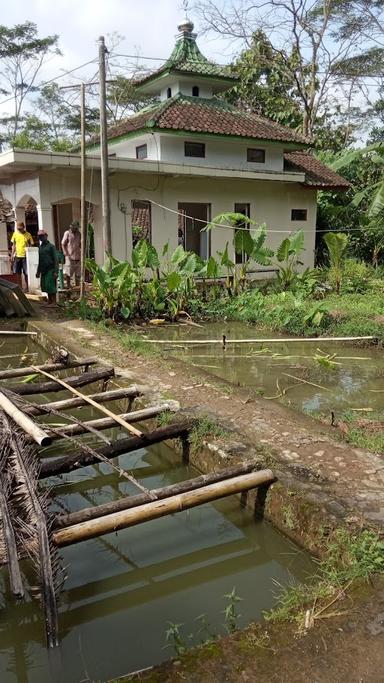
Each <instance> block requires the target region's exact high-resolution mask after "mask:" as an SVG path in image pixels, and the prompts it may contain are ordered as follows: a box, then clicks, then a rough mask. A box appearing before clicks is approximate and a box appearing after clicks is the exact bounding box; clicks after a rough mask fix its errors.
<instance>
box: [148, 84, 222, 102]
mask: <svg viewBox="0 0 384 683" xmlns="http://www.w3.org/2000/svg"><path fill="white" fill-rule="evenodd" d="M194 85H197V86H198V88H199V97H206V98H208V99H210V98H211V97H212V96H213V91H212V85H209V83H202V82H201V80H200V81H199V79H197V80H196V81H194V80H193V79H190V80H187V79H182V80H179V81H173V82H172V83H169V85H167V86H164V87H163V89H162V90H161V92H160V99H161V100H166V99H168V88H171V91H172V97H174V96H175V95H177V94H178V93H181V94H182V95H189V96H190V97H192V88H193V86H194Z"/></svg>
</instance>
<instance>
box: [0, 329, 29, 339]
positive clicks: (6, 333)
mask: <svg viewBox="0 0 384 683" xmlns="http://www.w3.org/2000/svg"><path fill="white" fill-rule="evenodd" d="M0 336H4V337H12V336H15V337H24V336H25V337H37V332H26V331H25V330H0Z"/></svg>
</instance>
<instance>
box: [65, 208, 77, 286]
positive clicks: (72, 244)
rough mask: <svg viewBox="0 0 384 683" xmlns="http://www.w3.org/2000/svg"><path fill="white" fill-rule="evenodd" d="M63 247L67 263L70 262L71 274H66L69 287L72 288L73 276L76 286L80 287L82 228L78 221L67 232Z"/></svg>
mask: <svg viewBox="0 0 384 683" xmlns="http://www.w3.org/2000/svg"><path fill="white" fill-rule="evenodd" d="M61 246H62V249H63V252H64V256H65V257H66V262H67V260H68V261H69V274H68V271H66V274H65V279H66V284H67V287H68V288H69V287H70V286H71V280H72V278H73V276H75V282H76V285H79V284H80V273H81V235H80V226H79V224H78V222H77V221H74V222H73V223H71V225H70V226H69V229H68V230H66V231H65V233H64V235H63V239H62V241H61Z"/></svg>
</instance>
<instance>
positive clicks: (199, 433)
mask: <svg viewBox="0 0 384 683" xmlns="http://www.w3.org/2000/svg"><path fill="white" fill-rule="evenodd" d="M226 436H228V431H227V430H226V429H224V427H221V426H220V425H219V424H218V423H217V422H215V421H214V420H212V418H210V417H209V415H203V416H200V417H199V418H198V419H197V420H196V421H195V423H194V425H193V428H192V429H191V431H190V432H189V436H188V439H189V444H190V447H191V450H192V451H193V452H197V451H199V450H200V449H201V448H202V447H203V444H204V441H205V439H207V438H208V437H211V438H215V437H216V438H225V437H226Z"/></svg>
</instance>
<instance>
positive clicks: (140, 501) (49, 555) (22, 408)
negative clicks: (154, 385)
mask: <svg viewBox="0 0 384 683" xmlns="http://www.w3.org/2000/svg"><path fill="white" fill-rule="evenodd" d="M96 363H97V361H96V360H95V359H94V358H84V359H80V360H77V359H71V360H69V358H68V357H65V356H64V357H63V358H59V359H57V358H56V359H55V360H54V361H53V362H47V363H45V364H44V365H29V366H28V367H19V368H10V369H6V370H2V371H0V520H1V525H0V563H1V564H6V565H7V568H8V574H9V583H10V588H11V592H12V594H13V596H14V597H15V599H16V600H23V599H26V595H28V594H33V597H36V598H38V599H39V600H40V602H41V606H42V609H43V613H44V624H45V631H46V642H47V646H48V647H50V648H51V647H55V646H57V645H58V643H59V627H58V623H59V620H58V607H57V605H58V599H59V593H60V590H61V588H62V585H63V582H64V578H65V577H64V571H63V568H62V564H61V558H60V554H59V548H61V547H64V546H67V545H72V544H75V543H79V542H82V541H85V540H88V539H90V538H95V537H99V536H102V535H104V534H108V533H110V532H111V531H114V532H117V531H118V530H120V529H125V528H127V527H130V526H133V525H137V524H141V523H144V522H146V521H149V520H153V519H158V518H159V517H162V516H164V515H169V514H175V513H177V512H180V511H182V510H186V509H189V508H192V507H195V506H198V505H201V504H203V503H206V502H209V501H214V500H217V499H219V498H223V497H225V496H229V495H233V494H239V493H241V494H244V493H245V492H247V491H249V490H251V489H256V488H258V490H259V493H260V494H261V498H262V497H263V496H264V498H265V492H266V490H267V488H268V487H269V485H270V484H271V483H272V482H273V481H274V474H273V472H272V471H271V470H262V471H257V470H255V466H254V465H253V464H250V463H240V464H238V465H236V466H234V467H230V468H226V469H225V470H222V471H219V472H214V473H212V474H207V475H201V476H197V477H194V478H192V479H189V480H186V481H182V482H180V483H177V484H172V485H170V486H165V487H163V488H159V489H155V490H149V489H147V488H145V486H143V485H142V484H141V483H140V481H138V479H137V478H135V477H134V476H133V475H132V474H131V473H130V472H129V471H127V470H125V469H122V468H121V467H119V466H117V465H116V464H115V463H114V459H115V458H116V457H118V456H119V455H122V454H128V453H133V452H134V451H137V449H139V448H143V447H147V446H150V445H151V444H155V443H160V442H164V441H167V440H170V439H180V440H181V443H182V458H183V460H184V462H188V459H189V446H188V435H189V432H190V431H191V429H192V427H193V420H191V419H190V418H187V417H181V416H180V415H175V419H173V420H171V421H167V424H166V425H165V426H160V427H156V426H155V427H154V426H152V425H151V423H148V420H153V419H154V418H157V417H158V416H159V415H161V414H163V413H165V412H167V413H172V412H174V413H176V412H177V410H178V407H177V406H175V402H172V401H163V402H160V403H158V404H156V405H154V406H145V407H142V406H140V407H139V408H138V409H135V410H132V407H133V402H134V401H135V400H136V399H137V398H139V397H143V396H144V395H145V393H146V392H147V388H146V387H145V386H139V385H131V386H128V387H120V388H117V389H116V388H114V389H109V387H108V384H109V382H110V381H111V380H112V379H113V378H114V377H115V371H114V368H113V367H105V366H101V367H95V366H96ZM74 369H76V371H77V373H78V374H74V375H70V376H63V371H66V372H67V373H68V371H69V370H74ZM53 373H55V374H53ZM23 379H24V381H23ZM14 380H21V381H14ZM96 383H97V384H98V385H99V386H100V384H101V391H97V392H95V393H83V392H82V391H80V389H83V388H86V387H91V386H92V385H95V384H96ZM63 391H66V392H67V393H69V396H67V397H65V398H59V399H57V400H54V401H49V402H44V400H46V399H45V394H48V393H50V392H52V393H61V392H63ZM30 397H33V398H32V400H30ZM122 400H124V401H127V402H128V406H127V409H126V412H121V413H116V412H112V411H111V410H110V409H109V408H108V407H107V404H108V403H109V402H111V401H122ZM89 405H90V406H91V407H92V408H93V409H94V410H95V411H96V412H98V413H101V415H100V417H98V418H95V419H92V420H86V421H81V420H80V419H79V418H78V417H77V415H76V413H77V409H78V408H82V407H84V406H89ZM67 411H68V412H67ZM46 416H54V417H55V418H59V419H60V424H59V425H57V423H55V424H54V425H51V424H49V423H48V422H46V421H44V418H45V417H46ZM40 418H43V421H41V420H40ZM134 423H136V424H139V425H140V429H139V428H137V427H134V426H133V424H134ZM112 427H118V428H119V429H123V430H124V431H125V432H127V434H126V436H125V437H124V438H117V439H115V440H110V439H109V438H108V437H106V436H105V434H104V431H105V430H107V429H111V428H112ZM87 434H88V435H89V434H92V435H93V436H94V438H95V440H96V445H92V446H90V445H89V442H88V441H87V440H86V439H85V440H84V439H81V437H82V436H86V435H87ZM120 436H121V435H120ZM79 437H80V440H79ZM53 441H54V442H55V443H57V444H60V443H62V444H64V443H66V444H68V441H69V442H70V443H71V442H72V445H73V450H72V452H69V453H68V452H66V451H65V450H64V451H63V452H62V453H61V454H60V451H59V450H58V451H57V452H58V455H55V457H44V458H42V457H41V449H42V448H46V447H47V446H49V445H50V444H51V443H52V442H53ZM97 441H100V442H102V445H99V444H98V443H97ZM98 463H106V464H107V465H108V467H109V468H110V469H111V471H112V472H113V475H114V476H116V472H117V474H118V476H119V477H122V478H124V479H127V480H129V481H130V482H131V484H133V485H134V487H135V489H136V492H135V493H134V495H130V496H122V497H120V498H118V499H117V500H111V501H109V502H107V503H103V504H100V505H97V506H93V507H88V508H85V509H83V510H80V511H76V512H66V513H65V514H56V515H53V514H52V513H51V512H50V503H51V500H52V495H54V491H55V485H57V481H60V479H57V478H58V477H59V478H60V475H62V474H64V473H68V472H72V471H74V470H77V469H79V468H83V467H87V466H89V465H91V464H98ZM108 476H109V475H108V474H105V475H102V476H101V477H100V480H101V481H100V483H101V486H103V485H107V480H108ZM48 477H49V478H50V481H49V483H50V484H52V489H51V490H50V493H49V494H48V495H47V493H45V492H44V491H43V490H42V489H41V488H40V485H39V481H40V480H42V479H46V478H48ZM82 485H83V486H84V485H85V486H86V482H85V483H84V482H82ZM24 560H26V561H27V562H28V565H29V566H28V571H26V572H24V564H21V561H24ZM31 569H32V572H33V575H34V581H33V583H34V584H36V585H35V586H34V588H33V589H32V586H31V579H30V577H31ZM27 575H28V579H27V578H26V577H27Z"/></svg>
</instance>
